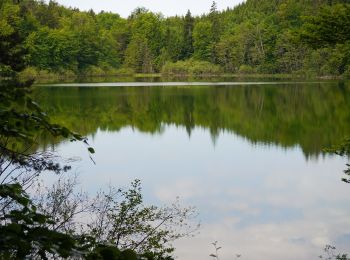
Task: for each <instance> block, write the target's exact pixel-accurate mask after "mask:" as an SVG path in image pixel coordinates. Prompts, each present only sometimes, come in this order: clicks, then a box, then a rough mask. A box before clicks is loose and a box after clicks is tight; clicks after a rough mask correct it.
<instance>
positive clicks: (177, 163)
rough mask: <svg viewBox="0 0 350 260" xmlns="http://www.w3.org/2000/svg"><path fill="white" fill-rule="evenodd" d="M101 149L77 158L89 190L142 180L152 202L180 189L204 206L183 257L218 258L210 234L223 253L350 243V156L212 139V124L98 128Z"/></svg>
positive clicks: (284, 252)
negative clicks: (349, 167) (349, 166)
mask: <svg viewBox="0 0 350 260" xmlns="http://www.w3.org/2000/svg"><path fill="white" fill-rule="evenodd" d="M90 142H91V145H92V146H93V147H94V148H95V149H96V155H95V156H94V159H95V161H96V163H97V165H93V164H92V163H91V161H90V160H89V159H88V158H83V160H82V161H81V162H78V163H77V166H76V168H75V169H76V171H77V172H78V173H80V179H81V184H82V185H83V187H84V189H86V190H88V191H89V192H91V193H93V192H95V191H96V190H98V189H100V188H101V187H105V186H106V185H107V184H109V183H111V184H113V185H115V186H118V187H120V186H127V185H128V184H129V183H130V182H131V181H132V180H133V179H135V178H138V179H141V181H142V186H143V192H144V195H145V200H146V202H149V203H155V204H162V203H169V202H172V201H174V199H175V198H176V196H180V198H181V199H182V201H184V202H185V204H189V205H194V206H196V207H197V209H198V211H199V213H200V216H199V219H200V220H201V222H202V228H201V230H200V234H199V235H198V236H196V237H195V238H189V239H182V240H180V241H178V242H177V243H176V246H177V251H176V253H177V255H178V256H179V259H185V260H187V259H210V257H209V254H210V253H213V250H212V245H211V242H213V241H215V240H218V241H219V245H220V246H222V247H223V248H222V249H221V250H220V253H221V259H223V260H225V259H234V254H235V253H241V254H242V255H243V257H242V258H243V259H317V256H318V255H320V254H322V249H323V247H324V246H325V245H326V244H329V243H330V244H336V245H337V246H338V248H339V250H344V251H346V248H349V247H350V218H349V217H348V216H349V215H350V206H349V203H348V199H349V197H350V186H349V185H347V184H344V183H342V182H341V181H340V179H341V177H342V174H341V173H342V170H343V169H344V168H345V162H346V161H345V160H344V159H343V158H340V157H331V156H326V157H325V158H319V159H317V160H316V159H315V160H311V161H307V160H306V159H305V157H304V155H303V153H302V151H301V149H299V148H298V147H295V148H291V149H284V148H280V147H277V146H271V145H270V146H266V145H253V144H251V143H249V142H248V141H246V140H245V139H243V138H241V137H239V136H236V135H233V134H229V133H222V134H220V136H219V138H218V140H216V143H215V145H213V142H212V139H211V137H210V133H209V131H207V130H204V129H200V128H196V129H195V130H194V131H193V132H192V134H191V138H189V137H188V135H187V133H186V130H185V128H182V127H180V128H177V127H175V126H166V127H165V131H164V132H163V133H162V134H158V135H150V134H144V133H140V132H138V131H136V130H135V131H134V130H132V129H131V128H124V129H122V130H121V131H120V132H118V133H116V132H115V133H113V132H102V131H98V132H97V133H96V134H95V135H94V138H93V139H91V140H90ZM58 149H59V150H60V152H61V154H62V155H63V156H65V157H69V156H76V155H81V154H86V153H87V152H86V151H85V149H86V148H85V147H83V146H82V145H81V144H71V143H65V144H63V145H60V146H59V148H58Z"/></svg>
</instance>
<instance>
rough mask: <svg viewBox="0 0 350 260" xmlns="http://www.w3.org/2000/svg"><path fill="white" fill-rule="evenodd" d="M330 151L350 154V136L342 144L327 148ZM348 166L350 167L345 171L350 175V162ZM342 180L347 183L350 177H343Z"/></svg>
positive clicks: (343, 154)
mask: <svg viewBox="0 0 350 260" xmlns="http://www.w3.org/2000/svg"><path fill="white" fill-rule="evenodd" d="M326 151H328V152H332V153H335V154H337V155H340V156H346V157H349V156H350V138H346V139H345V140H344V141H343V142H342V143H341V144H340V145H338V146H335V147H333V148H331V149H326ZM346 166H347V167H348V168H347V169H346V170H344V173H345V174H346V175H348V176H350V163H347V164H346ZM342 181H344V182H346V183H350V179H348V178H343V179H342Z"/></svg>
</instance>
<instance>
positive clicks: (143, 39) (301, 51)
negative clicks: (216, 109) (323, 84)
mask: <svg viewBox="0 0 350 260" xmlns="http://www.w3.org/2000/svg"><path fill="white" fill-rule="evenodd" d="M0 19H1V20H0V39H1V46H0V52H1V56H2V59H3V58H5V57H6V56H7V55H8V54H9V53H12V54H13V55H11V57H10V56H9V57H7V58H8V62H6V60H5V61H2V62H1V63H2V65H1V73H2V74H3V75H6V73H7V72H6V71H7V69H8V68H7V67H6V64H7V63H11V60H12V61H13V59H14V58H15V57H16V55H21V54H24V55H22V56H24V57H25V59H24V62H23V64H22V68H20V66H18V68H17V69H21V70H22V69H23V68H24V71H23V72H22V75H24V76H26V77H29V78H30V77H33V76H37V77H40V76H41V77H45V76H50V75H63V76H67V77H69V76H74V75H119V74H134V73H162V74H168V75H169V74H170V75H188V74H192V75H203V74H205V75H217V74H222V73H226V74H293V75H299V76H303V77H339V76H343V77H349V76H350V43H349V40H350V36H349V35H350V32H349V30H350V29H349V28H350V5H349V1H348V0H334V1H331V0H297V1H292V0H273V1H270V0H248V1H245V2H244V3H242V4H240V5H238V6H235V7H233V8H228V9H227V10H224V11H218V10H217V5H216V3H215V2H213V4H212V6H211V7H210V6H209V7H208V13H207V14H205V15H202V16H195V17H194V16H192V15H191V13H190V11H188V13H187V14H186V15H185V16H175V17H164V16H163V15H162V14H161V13H152V12H150V11H148V10H147V9H145V8H142V7H140V8H137V9H135V10H134V11H133V12H132V13H131V14H130V15H129V17H128V18H126V19H125V18H122V17H120V16H119V15H118V14H114V13H110V12H100V13H98V14H96V13H95V12H94V11H93V10H90V11H88V12H83V11H79V10H78V9H73V8H67V7H64V6H61V5H59V4H58V3H56V2H54V1H50V2H48V3H46V2H44V1H35V0H24V1H12V0H3V1H1V3H0ZM334 28H338V29H337V33H334ZM339 28H343V29H339ZM330 35H333V38H332V37H330Z"/></svg>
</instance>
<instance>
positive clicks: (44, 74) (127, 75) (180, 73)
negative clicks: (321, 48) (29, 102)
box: [19, 66, 350, 83]
mask: <svg viewBox="0 0 350 260" xmlns="http://www.w3.org/2000/svg"><path fill="white" fill-rule="evenodd" d="M246 69H247V68H246ZM195 70H196V68H194V67H192V66H191V67H184V68H183V69H182V70H177V69H174V70H172V69H171V68H170V66H169V67H166V68H165V69H164V70H163V71H162V72H159V73H136V72H135V71H133V70H132V69H106V70H104V69H103V68H99V67H94V68H92V69H91V70H88V71H86V72H83V73H80V74H77V73H74V72H73V71H69V70H67V71H65V70H64V71H58V72H50V71H47V70H39V69H36V68H33V67H29V68H26V69H25V70H23V71H22V72H21V73H20V74H19V78H20V79H21V80H35V82H37V83H56V82H62V81H63V82H72V81H74V82H106V81H117V82H123V81H125V82H130V81H139V80H145V81H150V82H152V81H189V82H190V81H203V80H207V81H221V80H223V81H227V80H249V79H253V80H256V79H264V80H293V79H304V80H313V79H317V80H320V79H321V80H329V79H330V80H331V79H350V73H349V74H348V75H347V74H344V75H342V76H334V75H329V76H318V75H314V74H307V73H303V72H299V73H275V74H267V73H257V72H255V71H254V70H250V69H249V68H248V70H243V69H242V70H240V71H238V72H237V73H227V72H223V71H220V70H217V71H212V70H208V71H206V70H202V71H201V72H200V73H197V72H196V71H195Z"/></svg>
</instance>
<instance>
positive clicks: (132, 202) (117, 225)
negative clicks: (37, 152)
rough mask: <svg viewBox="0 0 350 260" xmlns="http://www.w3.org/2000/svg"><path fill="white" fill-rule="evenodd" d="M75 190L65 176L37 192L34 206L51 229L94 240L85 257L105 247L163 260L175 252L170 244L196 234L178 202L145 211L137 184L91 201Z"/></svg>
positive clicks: (190, 211)
mask: <svg viewBox="0 0 350 260" xmlns="http://www.w3.org/2000/svg"><path fill="white" fill-rule="evenodd" d="M76 186H77V179H76V177H75V178H71V177H68V178H66V177H64V176H61V178H60V179H59V180H58V182H57V183H56V184H54V185H53V186H52V188H45V189H43V188H42V187H40V186H39V189H38V192H37V197H38V198H39V199H38V200H37V205H38V208H39V209H40V210H41V211H42V212H45V214H48V215H50V216H52V217H53V218H54V219H55V223H53V224H52V225H51V227H52V229H54V230H58V231H61V232H63V233H69V234H74V235H78V236H82V235H83V236H88V237H92V238H94V240H93V242H92V246H91V248H90V251H91V249H92V248H94V250H95V249H96V248H100V249H101V248H105V246H106V245H110V246H113V247H115V248H117V249H118V250H124V251H125V250H132V251H134V252H136V253H138V254H139V255H144V256H145V257H146V258H147V259H153V258H155V259H164V258H165V257H168V256H169V255H170V254H171V253H172V252H173V251H174V248H173V246H172V245H171V242H172V241H174V240H176V239H179V238H181V237H184V236H190V235H192V234H193V233H194V231H195V230H197V229H198V226H192V225H191V224H190V220H191V219H192V218H193V217H195V216H196V214H195V210H194V208H192V207H189V208H184V207H181V206H180V204H179V201H178V200H177V201H176V202H175V203H173V204H172V205H170V206H166V207H156V206H146V205H145V204H144V203H143V198H142V194H141V185H140V181H139V180H135V181H134V182H132V184H131V187H130V188H129V189H116V188H114V187H110V188H109V190H108V191H107V192H102V191H101V192H99V193H98V194H97V196H96V197H95V198H92V199H89V198H88V196H87V195H86V194H83V193H79V192H78V193H76V192H75V190H76V188H77V187H76ZM82 220H84V221H82Z"/></svg>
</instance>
